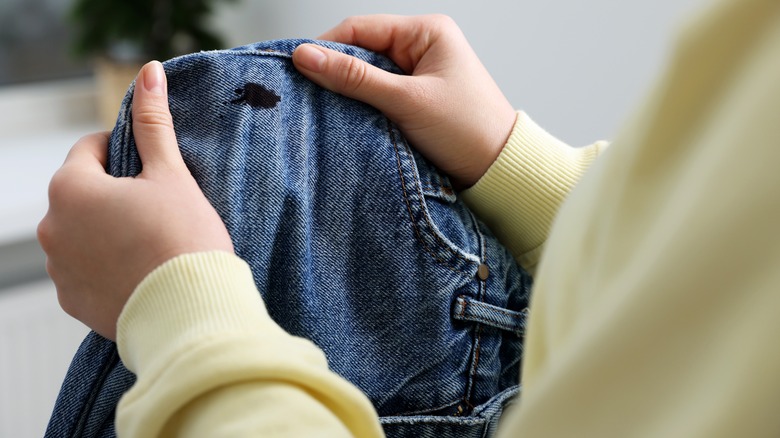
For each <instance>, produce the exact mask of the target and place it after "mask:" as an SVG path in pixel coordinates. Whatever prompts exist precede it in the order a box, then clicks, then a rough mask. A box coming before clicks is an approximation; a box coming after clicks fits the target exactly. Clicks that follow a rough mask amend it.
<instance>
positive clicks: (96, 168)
mask: <svg viewBox="0 0 780 438" xmlns="http://www.w3.org/2000/svg"><path fill="white" fill-rule="evenodd" d="M133 135H134V136H135V141H136V145H137V147H138V153H139V155H140V156H141V160H142V163H143V171H142V172H141V173H140V174H139V175H138V176H137V177H135V178H114V177H112V176H110V175H108V174H107V173H106V171H105V167H106V159H107V146H108V134H107V133H99V134H92V135H88V136H86V137H84V138H82V139H81V140H79V141H78V142H77V143H76V144H75V145H74V146H73V148H72V149H71V151H70V153H69V154H68V157H67V158H66V160H65V163H64V164H63V165H62V168H60V169H59V170H58V171H57V173H56V174H55V175H54V177H53V178H52V180H51V183H50V185H49V211H48V213H47V214H46V216H45V217H44V218H43V220H42V221H41V223H40V225H39V226H38V240H39V241H40V243H41V246H42V247H43V249H44V251H46V255H47V259H46V270H47V271H48V272H49V275H50V276H51V278H52V280H53V281H54V284H55V285H56V287H57V296H58V298H59V301H60V305H61V306H62V308H63V309H64V310H65V311H66V312H67V313H68V314H70V315H71V316H73V317H75V318H76V319H78V320H80V321H81V322H83V323H84V324H86V325H87V326H89V327H90V328H91V329H93V330H95V331H96V332H98V333H100V334H101V335H102V336H104V337H106V338H109V339H114V338H115V336H116V322H117V319H118V317H119V314H120V312H121V311H122V308H123V307H124V305H125V303H126V302H127V300H128V298H129V297H130V295H131V294H132V292H133V290H134V289H135V287H136V286H137V285H138V284H139V283H140V282H141V280H142V279H143V278H144V277H145V276H146V275H147V274H148V273H150V272H151V271H152V270H153V269H154V268H156V267H157V266H159V265H160V264H162V263H163V262H165V261H167V260H168V259H170V258H173V257H175V256H177V255H180V254H184V253H190V252H198V251H209V250H223V251H228V252H233V245H232V243H231V241H230V236H229V235H228V233H227V230H226V228H225V226H224V224H223V223H222V220H221V219H220V217H219V215H218V214H217V212H216V211H215V210H214V208H213V207H212V206H211V204H209V202H208V200H207V199H206V198H205V196H204V195H203V193H202V192H201V190H200V188H199V187H198V185H197V184H196V183H195V180H194V179H193V178H192V176H191V175H190V173H189V171H188V170H187V167H186V166H185V164H184V161H183V160H182V157H181V153H180V152H179V147H178V143H177V142H176V135H175V133H174V131H173V122H172V119H171V114H170V111H169V109H168V97H167V83H166V79H165V73H164V71H163V69H162V65H160V63H159V62H151V63H149V64H147V65H146V66H144V68H143V69H141V72H140V73H139V75H138V79H137V81H136V88H135V94H134V96H133Z"/></svg>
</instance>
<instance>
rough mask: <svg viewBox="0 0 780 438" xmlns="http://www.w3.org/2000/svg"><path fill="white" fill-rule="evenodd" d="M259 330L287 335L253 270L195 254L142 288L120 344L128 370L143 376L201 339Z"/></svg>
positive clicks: (223, 256)
mask: <svg viewBox="0 0 780 438" xmlns="http://www.w3.org/2000/svg"><path fill="white" fill-rule="evenodd" d="M258 330H262V331H264V332H267V333H268V334H269V335H271V334H272V333H273V334H276V335H286V334H284V332H283V331H282V329H281V328H279V326H277V325H276V323H274V322H273V321H272V320H271V318H270V317H269V316H268V313H267V312H266V309H265V305H264V303H263V301H262V298H261V297H260V294H259V293H258V291H257V288H256V286H255V283H254V279H253V278H252V272H251V270H250V269H249V266H248V265H247V264H246V263H245V262H244V261H243V260H241V259H240V258H238V257H237V256H235V255H233V254H230V253H226V252H218V251H215V252H203V253H192V254H185V255H181V256H178V257H175V258H173V259H171V260H169V261H167V262H165V263H164V264H162V265H161V266H159V267H158V268H157V269H155V270H154V271H152V272H151V273H150V274H149V275H147V276H146V278H144V280H143V281H142V282H141V283H140V284H139V285H138V287H137V288H136V289H135V291H134V293H133V295H132V296H131V297H130V299H129V300H128V302H127V304H126V305H125V307H124V309H123V311H122V313H121V314H120V316H119V321H118V323H117V345H118V347H119V355H120V357H121V358H122V361H123V362H124V364H125V366H127V368H128V369H129V370H130V371H133V372H136V373H142V372H144V371H145V369H146V368H157V367H158V366H163V365H164V364H157V365H155V361H159V360H163V361H164V360H166V357H167V356H166V354H165V353H169V352H175V351H181V349H182V348H186V347H184V346H185V345H191V344H192V343H197V341H198V340H199V339H206V338H211V337H214V336H216V335H217V334H224V333H239V332H257V331H258Z"/></svg>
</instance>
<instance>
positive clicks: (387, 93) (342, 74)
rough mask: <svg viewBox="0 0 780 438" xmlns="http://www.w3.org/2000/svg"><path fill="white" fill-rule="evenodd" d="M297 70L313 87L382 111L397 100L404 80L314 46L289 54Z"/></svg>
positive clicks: (402, 77) (356, 60)
mask: <svg viewBox="0 0 780 438" xmlns="http://www.w3.org/2000/svg"><path fill="white" fill-rule="evenodd" d="M293 62H294V63H295V66H296V67H297V68H298V70H299V71H300V72H301V73H302V74H303V75H304V76H306V77H307V78H309V79H311V80H312V81H313V82H315V83H316V84H318V85H320V86H322V87H325V88H327V89H329V90H331V91H335V92H336V93H339V94H343V95H345V96H347V97H351V98H353V99H357V100H360V101H362V102H365V103H367V104H369V105H372V106H374V107H376V108H377V109H379V110H380V111H385V112H386V110H387V109H388V106H391V105H392V102H394V101H395V100H396V99H397V98H398V93H399V92H400V91H402V90H403V89H404V86H405V82H406V81H408V77H406V76H401V75H396V74H392V73H389V72H386V71H384V70H381V69H379V68H377V67H374V66H373V65H370V64H368V63H366V62H364V61H362V60H359V59H357V58H355V57H352V56H349V55H346V54H343V53H339V52H336V51H334V50H330V49H326V48H324V47H320V46H317V45H314V44H303V45H301V46H299V47H298V48H297V49H296V50H295V52H293Z"/></svg>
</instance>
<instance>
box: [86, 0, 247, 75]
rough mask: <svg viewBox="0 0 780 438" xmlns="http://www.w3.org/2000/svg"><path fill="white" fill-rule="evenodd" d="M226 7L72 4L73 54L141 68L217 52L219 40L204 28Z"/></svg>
mask: <svg viewBox="0 0 780 438" xmlns="http://www.w3.org/2000/svg"><path fill="white" fill-rule="evenodd" d="M225 1H232V0H76V1H75V4H74V6H73V9H72V11H71V14H72V18H73V20H74V22H75V25H76V30H77V34H76V38H75V45H74V49H75V52H76V53H77V54H79V55H98V56H105V57H108V58H125V59H120V60H125V61H127V60H132V61H142V62H143V61H147V60H150V59H159V60H161V61H162V60H166V59H169V58H172V57H174V56H177V55H181V54H184V53H189V52H194V51H198V50H210V49H218V48H221V47H222V44H223V43H222V40H221V38H220V37H219V36H218V35H217V34H215V33H214V32H212V31H211V30H209V29H208V28H207V25H208V23H207V18H208V17H209V15H210V14H211V13H212V12H213V10H214V6H215V4H216V3H219V2H225ZM126 58H138V59H126Z"/></svg>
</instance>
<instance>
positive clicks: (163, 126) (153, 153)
mask: <svg viewBox="0 0 780 438" xmlns="http://www.w3.org/2000/svg"><path fill="white" fill-rule="evenodd" d="M132 111H133V137H134V138H135V145H136V147H137V148H138V155H140V156H141V163H143V166H144V169H153V168H157V167H160V166H162V167H166V168H169V169H174V170H181V169H186V166H185V165H184V160H183V159H182V157H181V152H180V151H179V144H178V142H177V141H176V133H175V132H174V131H173V119H172V118H171V111H170V109H169V108H168V85H167V80H166V78H165V71H164V70H163V67H162V64H160V63H159V62H158V61H152V62H149V63H148V64H146V65H144V66H143V67H142V68H141V71H140V72H139V73H138V77H137V78H136V81H135V91H134V92H133V110H132Z"/></svg>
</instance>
